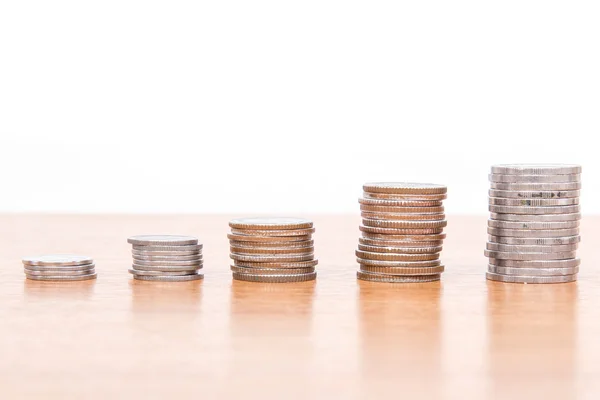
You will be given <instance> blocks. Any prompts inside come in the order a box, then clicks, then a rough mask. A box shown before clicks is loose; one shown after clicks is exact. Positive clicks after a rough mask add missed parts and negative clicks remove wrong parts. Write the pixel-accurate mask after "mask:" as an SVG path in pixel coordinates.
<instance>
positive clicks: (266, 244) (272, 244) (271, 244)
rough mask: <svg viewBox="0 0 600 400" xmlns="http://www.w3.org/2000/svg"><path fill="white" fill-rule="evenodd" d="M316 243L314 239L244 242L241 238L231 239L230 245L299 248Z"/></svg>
mask: <svg viewBox="0 0 600 400" xmlns="http://www.w3.org/2000/svg"><path fill="white" fill-rule="evenodd" d="M314 244H315V241H314V240H304V241H301V242H242V241H239V240H230V241H229V245H230V246H232V247H241V248H250V249H255V248H261V249H270V248H275V249H279V248H282V247H285V248H287V249H289V248H297V247H313V246H314Z"/></svg>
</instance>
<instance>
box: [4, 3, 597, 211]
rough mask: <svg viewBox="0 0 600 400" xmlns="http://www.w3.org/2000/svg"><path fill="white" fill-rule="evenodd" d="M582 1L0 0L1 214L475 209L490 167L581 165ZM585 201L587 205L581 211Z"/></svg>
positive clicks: (584, 103)
mask: <svg viewBox="0 0 600 400" xmlns="http://www.w3.org/2000/svg"><path fill="white" fill-rule="evenodd" d="M599 21H600V2H598V1H549V0H544V1H527V0H518V1H510V0H504V1H485V0H484V1H482V0H474V1H463V0H455V1H447V0H445V1H399V0H394V1H373V0H370V1H350V0H343V1H327V0H317V1H312V0H304V1H289V0H274V1H263V0H252V1H248V0H243V1H227V0H218V1H204V2H202V1H197V0H196V1H175V0H169V1H148V0H144V1H133V0H117V1H111V0H104V1H81V0H74V1H64V0H54V1H47V0H43V1H27V0H4V1H1V2H0V137H1V139H0V171H1V185H2V186H1V187H2V190H1V192H0V193H1V196H0V211H3V212H13V211H18V212H31V211H34V212H137V213H146V212H167V213H176V212H215V213H222V212H234V213H242V212H244V213H248V214H252V213H286V214H293V213H303V214H305V213H309V214H310V213H324V212H328V213H330V212H336V213H337V212H340V213H341V212H349V213H358V204H357V198H358V197H359V195H360V192H361V185H362V183H363V182H365V181H369V180H395V181H425V182H437V183H445V184H447V185H448V186H449V199H448V200H447V202H446V208H447V212H448V213H449V214H450V213H479V214H484V213H485V212H486V210H487V205H486V203H487V200H486V196H487V189H488V182H487V173H488V171H489V167H490V165H491V164H493V163H506V162H574V163H580V164H582V165H583V168H584V174H583V180H584V182H583V184H584V191H583V195H582V203H583V207H584V211H585V212H587V213H597V212H600V202H594V201H593V199H594V198H597V197H598V196H600V186H599V185H597V184H596V182H597V181H598V179H600V163H599V162H598V151H599V148H598V146H597V145H596V143H597V140H596V138H597V135H598V133H599V132H600V23H599ZM586 199H587V201H586Z"/></svg>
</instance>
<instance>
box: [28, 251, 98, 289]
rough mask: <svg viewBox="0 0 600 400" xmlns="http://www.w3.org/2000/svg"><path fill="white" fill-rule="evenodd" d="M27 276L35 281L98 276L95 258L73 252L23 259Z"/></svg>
mask: <svg viewBox="0 0 600 400" xmlns="http://www.w3.org/2000/svg"><path fill="white" fill-rule="evenodd" d="M23 265H24V267H25V276H26V277H27V279H32V280H35V281H56V282H58V281H60V282H63V281H85V280H88V279H95V278H96V276H97V275H96V267H95V265H94V260H92V259H91V258H90V257H85V256H78V255H72V254H56V255H48V256H38V257H25V258H24V259H23Z"/></svg>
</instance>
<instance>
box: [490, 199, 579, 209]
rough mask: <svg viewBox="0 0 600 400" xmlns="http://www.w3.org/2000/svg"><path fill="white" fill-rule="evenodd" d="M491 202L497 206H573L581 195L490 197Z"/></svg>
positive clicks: (577, 202)
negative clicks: (560, 197) (560, 196)
mask: <svg viewBox="0 0 600 400" xmlns="http://www.w3.org/2000/svg"><path fill="white" fill-rule="evenodd" d="M488 203H489V204H492V205H496V206H525V207H552V206H571V205H576V204H579V197H571V198H568V199H505V198H502V197H490V198H489V201H488Z"/></svg>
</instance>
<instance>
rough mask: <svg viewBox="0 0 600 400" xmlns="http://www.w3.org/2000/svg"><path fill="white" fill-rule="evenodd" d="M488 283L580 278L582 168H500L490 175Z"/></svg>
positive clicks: (563, 166) (541, 281) (565, 166)
mask: <svg viewBox="0 0 600 400" xmlns="http://www.w3.org/2000/svg"><path fill="white" fill-rule="evenodd" d="M489 178H490V182H491V189H490V192H489V210H490V219H489V220H488V235H489V237H488V242H487V246H486V250H485V255H486V257H489V265H488V272H487V279H490V280H494V281H500V282H514V283H562V282H572V281H575V280H576V279H577V273H578V272H579V263H580V260H579V258H577V247H578V244H579V241H580V236H579V220H580V219H581V214H580V209H579V189H580V188H581V167H580V166H579V165H563V164H549V165H545V164H539V165H538V164H530V165H529V164H515V165H496V166H493V167H492V173H491V174H490V176H489Z"/></svg>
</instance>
